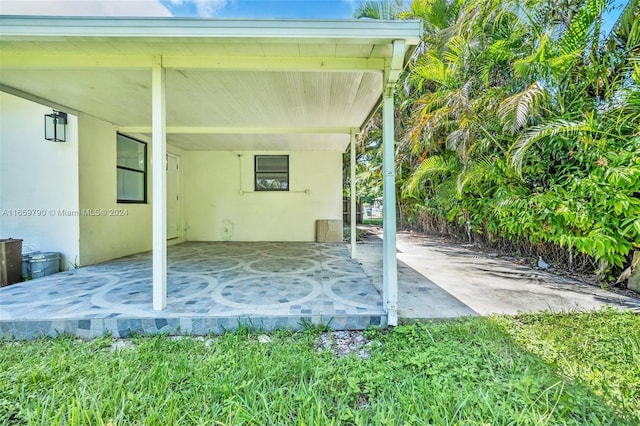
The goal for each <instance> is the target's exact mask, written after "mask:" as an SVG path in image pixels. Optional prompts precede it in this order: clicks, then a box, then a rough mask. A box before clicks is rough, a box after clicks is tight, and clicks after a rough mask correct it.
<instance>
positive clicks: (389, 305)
mask: <svg viewBox="0 0 640 426" xmlns="http://www.w3.org/2000/svg"><path fill="white" fill-rule="evenodd" d="M393 116H394V114H393V90H392V89H391V90H389V89H387V90H385V94H384V98H383V105H382V145H383V147H382V150H383V152H382V166H383V181H382V205H383V207H382V209H383V219H382V229H383V240H382V252H383V253H382V255H383V257H382V298H383V302H384V307H385V309H386V311H387V321H388V324H389V325H392V326H395V325H398V261H397V259H396V173H395V137H394V122H393V121H394V117H393Z"/></svg>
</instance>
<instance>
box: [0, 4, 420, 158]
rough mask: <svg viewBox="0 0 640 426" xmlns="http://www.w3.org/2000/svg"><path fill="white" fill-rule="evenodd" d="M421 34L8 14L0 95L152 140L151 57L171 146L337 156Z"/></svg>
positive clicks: (370, 25) (312, 25)
mask: <svg viewBox="0 0 640 426" xmlns="http://www.w3.org/2000/svg"><path fill="white" fill-rule="evenodd" d="M420 25H421V24H420V22H417V21H393V22H388V21H290V20H287V21H275V20H269V21H236V20H202V19H176V18H168V19H163V18H161V19H157V18H153V19H139V18H138V19H133V18H115V19H114V18H110V19H102V18H42V17H15V16H12V17H9V16H4V17H0V89H2V90H4V91H7V92H9V93H14V94H17V95H19V96H23V97H27V98H30V99H32V100H35V101H38V102H40V103H44V104H48V105H50V106H52V107H57V108H59V109H61V110H63V111H67V112H71V113H78V112H81V113H85V114H88V115H91V116H95V117H98V118H101V119H103V120H106V121H108V122H111V123H113V124H115V125H117V126H118V127H119V129H120V130H121V131H123V132H127V133H131V134H148V135H149V134H150V133H151V66H152V57H153V55H161V56H162V66H163V68H164V69H165V70H166V99H167V143H168V144H171V145H175V146H178V147H180V148H183V149H186V150H254V149H260V150H296V149H303V150H308V149H332V150H335V149H340V150H343V149H344V148H345V147H346V146H347V145H348V143H349V140H350V136H349V133H350V131H351V129H353V128H356V129H359V128H361V127H362V126H363V125H364V124H365V123H366V121H367V119H368V118H369V117H370V115H371V114H372V112H373V111H374V110H375V109H376V108H377V106H378V105H379V102H380V99H381V96H382V92H383V89H384V87H385V82H386V81H388V79H389V76H390V75H392V74H393V73H394V72H395V73H397V72H398V69H401V68H402V67H403V66H404V64H405V63H406V60H407V59H408V57H409V56H410V55H411V53H412V52H413V49H414V48H415V46H416V45H417V43H418V42H419V36H420V33H421V28H420ZM394 42H395V43H394ZM394 46H395V47H394ZM398 50H400V51H398ZM399 62H401V63H399Z"/></svg>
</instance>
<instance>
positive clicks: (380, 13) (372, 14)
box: [353, 0, 403, 20]
mask: <svg viewBox="0 0 640 426" xmlns="http://www.w3.org/2000/svg"><path fill="white" fill-rule="evenodd" d="M402 10H403V6H402V2H401V1H400V0H396V1H365V2H362V3H360V5H359V6H358V8H357V9H356V10H355V11H354V12H353V17H354V18H356V19H362V18H368V19H384V20H394V19H398V17H399V14H400V13H401V12H402Z"/></svg>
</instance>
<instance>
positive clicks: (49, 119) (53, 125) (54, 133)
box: [44, 110, 67, 142]
mask: <svg viewBox="0 0 640 426" xmlns="http://www.w3.org/2000/svg"><path fill="white" fill-rule="evenodd" d="M44 138H45V139H46V140H48V141H53V142H66V140H67V113H66V112H60V111H56V110H53V112H52V113H51V114H45V115H44Z"/></svg>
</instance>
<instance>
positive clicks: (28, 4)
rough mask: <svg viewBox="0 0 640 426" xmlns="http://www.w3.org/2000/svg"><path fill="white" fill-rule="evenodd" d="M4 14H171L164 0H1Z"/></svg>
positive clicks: (0, 6) (0, 5) (0, 10)
mask: <svg viewBox="0 0 640 426" xmlns="http://www.w3.org/2000/svg"><path fill="white" fill-rule="evenodd" d="M0 14H2V15H50V16H171V12H169V9H167V8H166V7H165V6H164V5H162V3H160V0H0Z"/></svg>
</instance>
